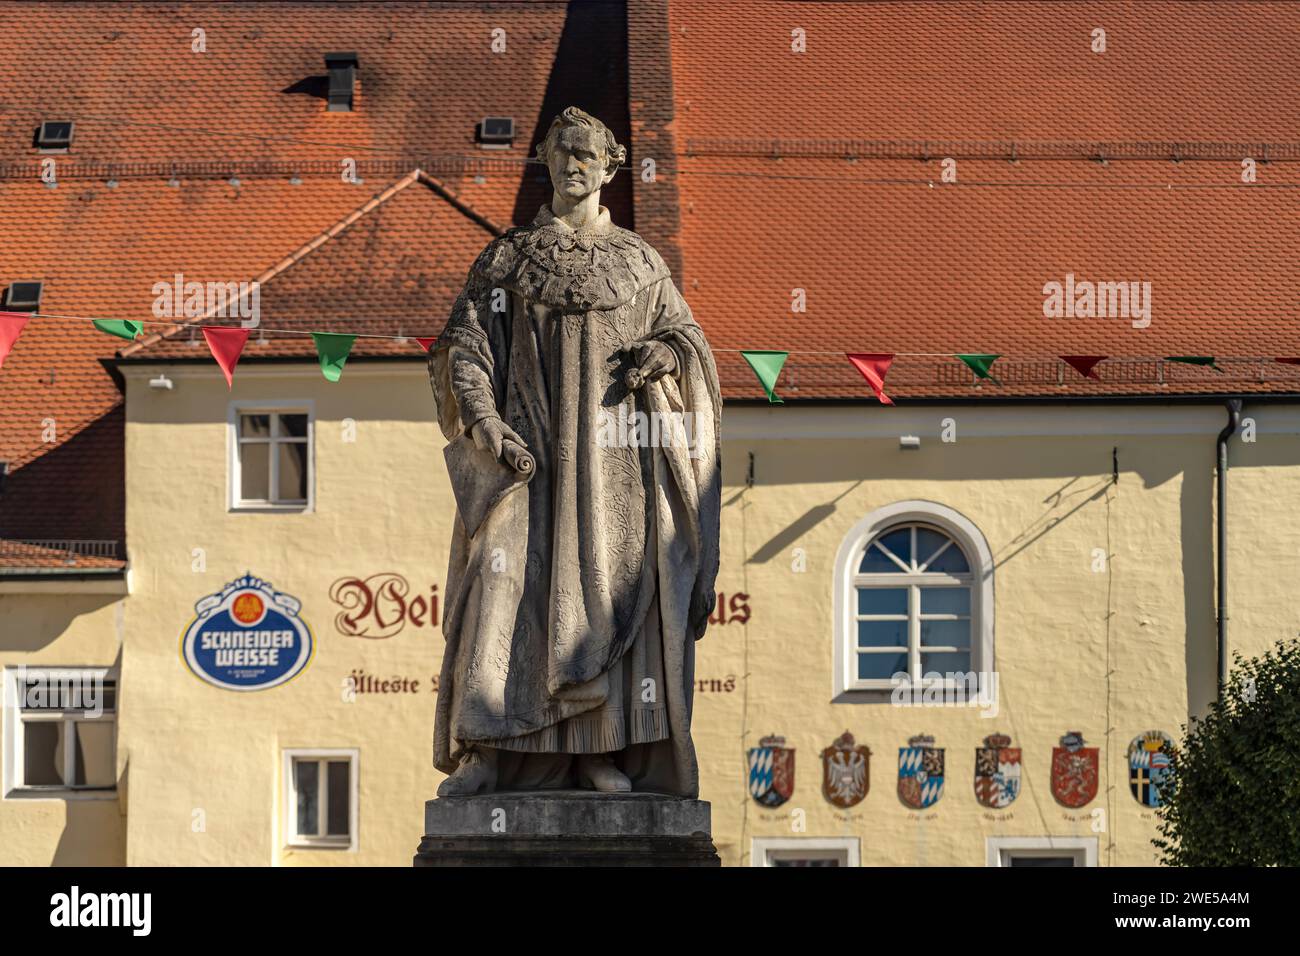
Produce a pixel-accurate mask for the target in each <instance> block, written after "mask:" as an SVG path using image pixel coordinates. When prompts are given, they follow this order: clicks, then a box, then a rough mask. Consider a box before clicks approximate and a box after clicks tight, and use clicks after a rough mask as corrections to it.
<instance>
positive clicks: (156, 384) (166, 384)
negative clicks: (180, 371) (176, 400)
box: [149, 375, 176, 392]
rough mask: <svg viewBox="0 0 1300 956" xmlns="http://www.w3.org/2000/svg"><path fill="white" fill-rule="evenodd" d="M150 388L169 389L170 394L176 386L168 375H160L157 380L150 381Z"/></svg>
mask: <svg viewBox="0 0 1300 956" xmlns="http://www.w3.org/2000/svg"><path fill="white" fill-rule="evenodd" d="M149 387H150V388H165V389H167V391H169V392H170V391H171V390H172V389H173V388H175V387H176V385H175V384H174V383H173V382H172V380H171V379H169V378H168V377H167V376H166V375H159V376H158V377H157V378H151V379H149Z"/></svg>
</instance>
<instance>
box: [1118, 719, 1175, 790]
mask: <svg viewBox="0 0 1300 956" xmlns="http://www.w3.org/2000/svg"><path fill="white" fill-rule="evenodd" d="M1173 756H1174V742H1173V739H1172V738H1170V736H1169V735H1168V734H1167V733H1165V732H1164V731H1163V730H1148V731H1147V732H1146V733H1144V734H1138V735H1137V736H1136V737H1134V738H1133V742H1132V743H1130V744H1129V745H1128V785H1129V789H1130V790H1132V791H1133V798H1134V799H1135V800H1137V802H1138V803H1140V804H1142V806H1144V807H1159V806H1161V805H1162V804H1163V803H1164V798H1163V795H1162V793H1161V789H1162V788H1166V787H1168V785H1169V783H1170V782H1171V780H1172V776H1173Z"/></svg>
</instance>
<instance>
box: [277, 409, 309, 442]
mask: <svg viewBox="0 0 1300 956" xmlns="http://www.w3.org/2000/svg"><path fill="white" fill-rule="evenodd" d="M276 422H277V427H276V429H275V433H276V434H277V435H280V436H291V437H295V438H306V437H307V416H306V415H299V414H294V415H278V416H276Z"/></svg>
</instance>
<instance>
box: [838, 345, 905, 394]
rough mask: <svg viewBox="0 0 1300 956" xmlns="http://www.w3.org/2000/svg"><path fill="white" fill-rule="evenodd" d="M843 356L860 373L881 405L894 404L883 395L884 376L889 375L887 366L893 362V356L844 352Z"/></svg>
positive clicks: (878, 353)
mask: <svg viewBox="0 0 1300 956" xmlns="http://www.w3.org/2000/svg"><path fill="white" fill-rule="evenodd" d="M845 356H846V357H847V358H848V360H849V361H850V362H852V363H853V367H854V368H856V369H857V370H858V371H859V372H861V373H862V377H863V378H865V379H866V380H867V384H868V385H870V386H871V390H872V391H873V392H875V393H876V398H878V399H880V404H881V405H892V404H894V400H893V399H892V398H890V397H889V396H888V395H886V394H885V376H886V375H888V374H889V366H890V365H891V364H892V363H893V361H894V356H893V355H889V354H886V353H883V352H846V353H845Z"/></svg>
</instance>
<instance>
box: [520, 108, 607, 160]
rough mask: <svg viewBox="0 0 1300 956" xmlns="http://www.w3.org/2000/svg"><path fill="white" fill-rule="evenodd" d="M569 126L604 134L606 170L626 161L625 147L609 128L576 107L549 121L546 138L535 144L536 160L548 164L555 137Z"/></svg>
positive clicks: (567, 109)
mask: <svg viewBox="0 0 1300 956" xmlns="http://www.w3.org/2000/svg"><path fill="white" fill-rule="evenodd" d="M570 126H580V127H584V128H586V129H592V130H595V131H596V132H597V133H603V134H604V136H605V157H606V159H605V166H606V168H607V169H608V168H609V167H610V166H615V167H617V166H622V165H623V163H624V162H626V161H627V147H626V146H622V145H620V144H619V142H618V140H616V139H615V138H614V134H613V133H612V132H610V129H609V127H608V126H606V125H605V124H604V123H602V122H601V121H600V120H598V119H596V117H594V116H592V115H591V114H590V113H588V112H586V111H585V110H580V109H578V108H577V107H576V106H570V107H568V108H566V109H565V110H564V111H563V112H562V113H560V115H559V116H557V117H555V119H553V120H552V121H551V128H550V129H549V130H547V131H546V137H545V138H544V139H543V140H542V141H541V142H540V143H538V144H537V158H538V159H540V160H541V161H542V162H544V163H549V162H550V154H551V145H552V144H553V143H554V142H555V137H556V136H558V135H559V134H560V132H561V131H562V130H564V129H567V128H568V127H570Z"/></svg>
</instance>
